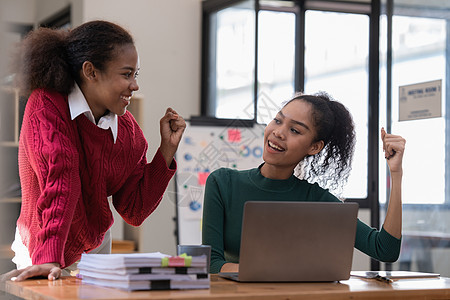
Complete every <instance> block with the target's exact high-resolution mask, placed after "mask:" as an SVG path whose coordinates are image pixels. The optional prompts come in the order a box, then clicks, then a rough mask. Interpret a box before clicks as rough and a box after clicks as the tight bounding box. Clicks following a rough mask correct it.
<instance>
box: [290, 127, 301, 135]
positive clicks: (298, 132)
mask: <svg viewBox="0 0 450 300" xmlns="http://www.w3.org/2000/svg"><path fill="white" fill-rule="evenodd" d="M291 132H293V133H295V134H300V131H298V130H297V129H295V128H291Z"/></svg>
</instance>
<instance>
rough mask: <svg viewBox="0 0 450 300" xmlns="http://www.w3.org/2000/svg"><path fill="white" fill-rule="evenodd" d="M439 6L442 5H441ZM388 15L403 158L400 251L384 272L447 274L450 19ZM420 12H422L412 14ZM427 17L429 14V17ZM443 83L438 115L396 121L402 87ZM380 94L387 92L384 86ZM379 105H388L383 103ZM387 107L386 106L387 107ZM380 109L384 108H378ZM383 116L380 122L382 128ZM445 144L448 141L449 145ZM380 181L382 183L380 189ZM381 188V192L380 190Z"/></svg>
mask: <svg viewBox="0 0 450 300" xmlns="http://www.w3.org/2000/svg"><path fill="white" fill-rule="evenodd" d="M443 6H445V5H444V4H443ZM396 8H397V7H396V6H395V5H394V16H393V17H392V81H391V86H392V87H391V91H390V95H391V98H392V101H391V102H392V103H391V106H390V107H389V106H387V111H388V112H389V110H390V111H391V113H390V115H389V116H390V119H391V124H390V125H391V127H392V133H394V134H399V135H402V136H403V137H405V139H406V151H405V154H404V157H403V180H402V183H403V185H402V202H403V203H404V204H405V205H403V225H402V248H401V251H400V257H399V259H398V261H397V262H396V263H394V264H386V266H385V267H386V269H388V270H405V271H407V270H411V271H421V272H436V273H440V274H441V275H442V276H450V273H449V270H450V268H449V264H450V260H449V257H450V256H449V253H450V252H449V251H450V250H449V236H450V218H449V214H448V212H449V210H448V206H447V205H446V204H447V201H448V200H446V194H447V197H448V191H447V193H446V180H447V181H448V179H446V176H449V175H448V174H446V172H445V166H446V163H447V162H446V160H448V157H447V158H446V155H445V153H446V147H448V146H446V130H448V129H446V121H445V119H446V112H445V107H446V102H447V99H446V85H447V86H448V78H447V76H446V64H447V65H448V61H449V58H448V57H447V56H446V51H447V52H448V50H446V47H448V46H446V45H448V41H447V36H448V33H447V28H448V25H447V24H448V21H447V20H445V19H439V18H425V17H416V16H405V15H398V14H396V13H395V12H396ZM416 12H417V13H418V14H422V13H426V12H425V11H420V12H418V11H416ZM428 15H429V13H428ZM381 24H382V27H381V28H382V30H381V32H380V33H381V36H380V44H381V45H383V48H382V50H383V52H382V53H381V57H385V56H386V50H387V48H386V47H384V46H385V44H386V41H387V25H386V24H387V18H386V17H383V18H382V19H381ZM382 63H383V64H384V66H383V68H382V69H381V72H380V75H382V78H381V80H382V82H383V80H386V79H387V77H386V76H385V75H384V74H385V72H386V68H385V66H386V64H385V60H384V59H383V60H382ZM434 80H442V86H441V96H442V100H441V101H442V116H441V117H436V118H429V119H417V120H408V121H399V99H400V93H399V91H400V88H401V87H402V86H405V85H411V84H417V83H424V82H429V81H434ZM381 87H382V92H381V95H382V96H384V95H386V94H388V93H389V91H387V90H386V87H387V86H386V84H382V86H381ZM382 100H383V102H382V104H380V105H384V106H381V107H382V108H383V107H386V99H382ZM387 105H389V104H388V103H387ZM381 111H384V109H381ZM386 116H388V115H385V116H380V122H381V123H382V124H383V122H384V123H385V124H386ZM447 143H448V142H447ZM386 168H387V166H386V163H385V162H384V159H382V157H381V156H380V204H381V205H380V216H381V221H383V220H384V218H385V212H386V206H387V205H386V202H387V201H386V199H387V197H388V196H389V195H388V193H386V190H387V189H388V186H389V178H388V175H389V173H388V172H387V170H386ZM383 182H386V184H385V186H383V184H382V183H383ZM381 188H384V192H381Z"/></svg>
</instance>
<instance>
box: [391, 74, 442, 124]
mask: <svg viewBox="0 0 450 300" xmlns="http://www.w3.org/2000/svg"><path fill="white" fill-rule="evenodd" d="M441 87H442V80H434V81H428V82H423V83H417V84H411V85H404V86H400V87H399V93H398V95H399V121H408V120H419V119H428V118H438V117H441V116H442V104H441V97H442V96H441V95H442V89H441Z"/></svg>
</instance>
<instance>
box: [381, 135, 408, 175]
mask: <svg viewBox="0 0 450 300" xmlns="http://www.w3.org/2000/svg"><path fill="white" fill-rule="evenodd" d="M381 140H382V141H383V151H384V157H385V158H386V161H387V164H388V166H389V170H390V172H391V174H392V173H395V172H402V160H403V153H404V152H405V144H406V140H405V139H404V138H402V137H401V136H399V135H393V134H389V133H386V131H385V130H384V128H381Z"/></svg>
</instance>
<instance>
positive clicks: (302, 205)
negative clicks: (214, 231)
mask: <svg viewBox="0 0 450 300" xmlns="http://www.w3.org/2000/svg"><path fill="white" fill-rule="evenodd" d="M357 213H358V204H357V203H340V202H335V203H334V202H279V201H274V202H266V201H261V202H259V201H249V202H247V203H246V204H245V207H244V217H243V224H242V236H241V248H240V259H239V281H338V280H345V279H348V278H349V277H350V271H351V265H352V258H353V247H354V243H355V233H356V222H357Z"/></svg>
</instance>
